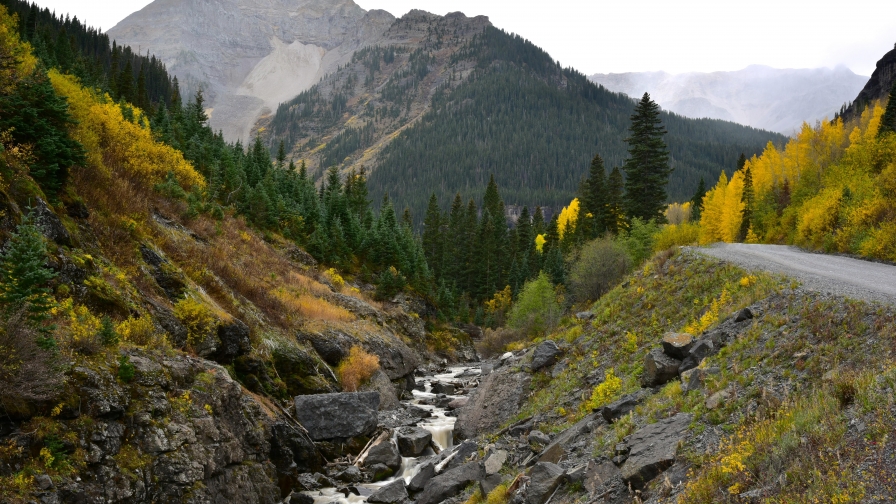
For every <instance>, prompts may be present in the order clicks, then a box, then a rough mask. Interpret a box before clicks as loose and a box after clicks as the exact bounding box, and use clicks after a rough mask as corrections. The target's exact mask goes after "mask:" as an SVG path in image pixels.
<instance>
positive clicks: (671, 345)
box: [663, 332, 694, 360]
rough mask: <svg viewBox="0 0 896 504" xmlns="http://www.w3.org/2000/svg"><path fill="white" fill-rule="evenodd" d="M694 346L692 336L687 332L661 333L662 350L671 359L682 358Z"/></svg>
mask: <svg viewBox="0 0 896 504" xmlns="http://www.w3.org/2000/svg"><path fill="white" fill-rule="evenodd" d="M692 346H694V337H693V336H691V335H690V334H688V333H674V332H668V333H666V334H665V335H663V352H665V354H666V355H668V356H669V357H672V358H673V359H679V360H681V359H684V358H685V357H687V356H688V352H690V350H691V347H692Z"/></svg>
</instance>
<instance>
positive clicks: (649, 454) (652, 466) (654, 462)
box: [620, 413, 693, 489]
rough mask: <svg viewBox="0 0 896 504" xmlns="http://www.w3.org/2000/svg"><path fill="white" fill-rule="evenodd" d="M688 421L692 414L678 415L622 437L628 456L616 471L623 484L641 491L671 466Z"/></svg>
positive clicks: (688, 423) (689, 421)
mask: <svg viewBox="0 0 896 504" xmlns="http://www.w3.org/2000/svg"><path fill="white" fill-rule="evenodd" d="M692 418H693V415H690V414H687V413H679V414H677V415H675V416H673V417H671V418H667V419H665V420H660V421H659V422H657V423H655V424H650V425H648V426H646V427H643V428H641V429H640V430H638V431H637V432H635V433H634V434H632V435H631V436H629V437H628V438H626V444H627V445H628V446H629V456H628V459H627V460H626V461H625V464H623V466H622V467H621V468H620V471H621V472H622V479H623V481H625V482H626V483H628V484H631V486H632V488H635V489H641V488H643V487H644V485H646V484H647V483H648V482H649V481H650V480H652V479H653V478H655V477H656V476H657V475H658V474H660V473H661V472H663V471H664V470H666V469H667V468H668V467H669V466H671V465H672V463H673V462H674V461H675V453H676V452H677V451H678V444H679V442H680V441H681V440H682V438H683V437H684V434H685V432H687V430H688V426H689V425H690V423H691V419H692Z"/></svg>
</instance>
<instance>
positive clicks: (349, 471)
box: [336, 465, 363, 483]
mask: <svg viewBox="0 0 896 504" xmlns="http://www.w3.org/2000/svg"><path fill="white" fill-rule="evenodd" d="M336 479H337V480H339V481H342V482H344V483H357V482H359V481H361V480H362V479H363V476H362V475H361V470H360V469H358V468H357V467H356V466H353V465H350V466H348V467H346V468H345V469H344V470H342V471H340V472H338V473H336Z"/></svg>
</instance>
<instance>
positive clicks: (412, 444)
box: [395, 427, 432, 457]
mask: <svg viewBox="0 0 896 504" xmlns="http://www.w3.org/2000/svg"><path fill="white" fill-rule="evenodd" d="M395 439H396V441H398V452H399V453H401V456H402V457H417V456H419V455H420V454H421V453H423V450H425V449H426V448H427V447H428V446H429V442H430V441H432V433H431V432H429V431H428V430H426V429H423V428H421V427H402V428H401V429H398V433H397V434H396V436H395Z"/></svg>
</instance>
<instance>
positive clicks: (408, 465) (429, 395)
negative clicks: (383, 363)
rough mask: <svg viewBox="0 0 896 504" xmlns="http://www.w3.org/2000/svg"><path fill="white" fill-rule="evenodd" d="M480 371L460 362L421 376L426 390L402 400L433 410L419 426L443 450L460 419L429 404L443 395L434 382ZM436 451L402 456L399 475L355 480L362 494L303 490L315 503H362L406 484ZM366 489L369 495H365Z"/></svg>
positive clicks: (419, 380) (330, 489)
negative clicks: (388, 488) (385, 488)
mask: <svg viewBox="0 0 896 504" xmlns="http://www.w3.org/2000/svg"><path fill="white" fill-rule="evenodd" d="M479 374H480V369H479V367H478V366H457V367H449V368H448V370H447V372H445V373H441V374H435V375H431V376H430V375H428V376H423V377H420V378H417V383H418V384H420V383H422V384H423V388H424V390H422V391H420V390H416V389H415V390H414V391H413V396H414V397H413V399H410V400H405V401H402V403H403V404H409V405H413V406H416V407H418V408H422V409H425V410H427V411H429V412H430V414H431V416H430V417H428V418H423V419H421V420H420V421H418V422H417V424H416V426H417V427H421V428H423V429H426V430H428V431H429V432H431V433H432V440H433V443H434V444H436V445H437V446H438V447H439V448H440V451H444V450H447V449H450V448H451V447H452V446H453V437H454V422H455V421H456V418H455V417H453V416H448V409H446V408H442V407H439V406H434V405H432V404H427V403H428V402H429V401H432V400H434V399H436V398H437V397H439V394H435V393H433V392H432V388H433V383H436V382H440V383H445V384H447V383H457V382H458V381H460V380H464V381H465V380H469V379H471V378H474V377H477V376H479ZM447 397H448V398H450V399H452V400H453V399H457V398H461V397H465V395H448V396H447ZM443 402H444V399H443ZM397 431H398V429H393V432H392V439H393V441H394V440H395V436H396V433H397ZM433 455H435V452H434V451H433V450H432V448H427V449H426V450H425V451H424V452H423V454H421V455H420V456H419V457H402V458H401V467H400V468H399V469H398V470H397V471H395V475H394V476H392V477H391V478H388V479H385V480H383V481H378V482H376V483H357V484H354V485H353V486H354V487H355V488H356V489H357V490H358V491H359V493H361V494H362V495H355V494H353V493H349V494H348V496H346V495H345V494H344V493H342V492H341V491H339V490H337V489H336V488H335V487H327V488H320V489H318V490H312V491H307V492H302V493H304V494H306V495H309V496H311V497H312V498H313V499H314V504H336V503H338V504H358V503H362V502H367V495H370V494H371V493H373V492H374V491H375V490H377V489H378V488H380V487H383V486H386V485H388V484H389V483H392V482H393V481H395V480H397V479H399V478H402V479H404V482H405V484H408V483H409V482H410V481H411V479H412V478H413V477H414V476H416V475H417V473H418V472H419V471H420V467H421V466H422V465H423V464H422V463H421V462H422V461H427V460H428V459H430V458H431V457H432V456H433ZM340 488H341V487H340ZM365 493H366V495H363V494H365Z"/></svg>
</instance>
